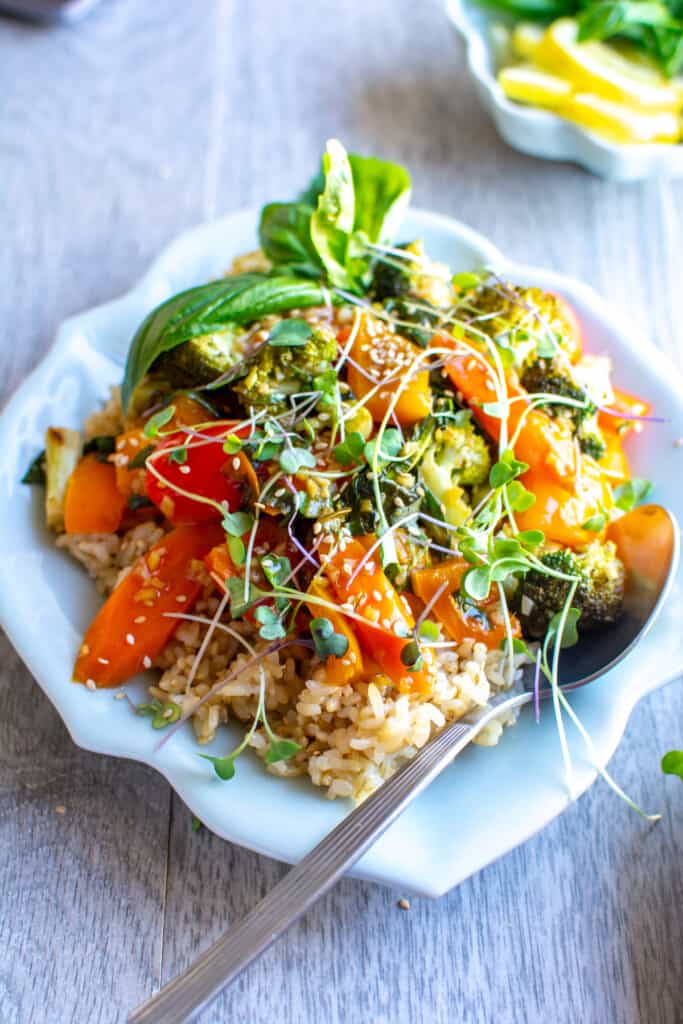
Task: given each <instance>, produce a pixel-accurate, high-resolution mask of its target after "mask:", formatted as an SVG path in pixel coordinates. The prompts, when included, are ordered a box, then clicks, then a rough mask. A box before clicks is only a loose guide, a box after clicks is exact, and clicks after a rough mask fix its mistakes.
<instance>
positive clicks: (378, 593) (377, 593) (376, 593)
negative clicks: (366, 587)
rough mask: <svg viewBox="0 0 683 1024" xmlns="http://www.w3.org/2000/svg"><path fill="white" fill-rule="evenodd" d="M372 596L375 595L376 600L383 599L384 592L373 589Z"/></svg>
mask: <svg viewBox="0 0 683 1024" xmlns="http://www.w3.org/2000/svg"><path fill="white" fill-rule="evenodd" d="M372 596H373V597H374V599H375V601H381V600H382V592H381V591H380V590H373V592H372Z"/></svg>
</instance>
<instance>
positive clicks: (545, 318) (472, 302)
mask: <svg viewBox="0 0 683 1024" xmlns="http://www.w3.org/2000/svg"><path fill="white" fill-rule="evenodd" d="M463 304H464V311H465V314H466V315H468V316H470V317H472V319H474V320H475V321H476V326H477V328H478V329H479V330H480V331H483V332H484V333H485V334H488V336H489V337H490V338H493V339H494V340H501V339H503V338H505V339H506V342H507V344H508V345H509V347H511V348H512V350H513V351H514V352H515V355H516V362H517V364H518V365H522V364H523V363H525V362H527V361H528V360H529V359H533V358H534V357H535V356H537V355H539V354H541V352H539V351H538V350H539V346H540V347H541V351H543V352H545V351H546V350H547V349H548V347H550V348H551V349H552V348H553V346H554V345H557V346H558V347H559V348H560V349H567V350H571V349H572V348H573V343H572V336H573V334H574V333H575V331H574V325H573V324H572V323H571V322H570V321H569V319H568V318H567V315H566V313H565V311H564V308H563V305H562V304H561V303H560V302H559V301H558V299H557V297H556V296H555V295H551V294H550V293H549V292H544V291H542V290H541V289H540V288H521V287H517V286H515V285H512V284H507V283H504V282H501V283H500V284H496V283H494V284H483V285H482V286H481V287H479V288H477V289H476V290H475V291H474V292H469V293H467V295H466V296H465V299H464V303H463Z"/></svg>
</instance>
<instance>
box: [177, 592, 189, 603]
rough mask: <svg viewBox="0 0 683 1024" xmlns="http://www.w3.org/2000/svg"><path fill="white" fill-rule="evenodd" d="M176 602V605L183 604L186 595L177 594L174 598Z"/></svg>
mask: <svg viewBox="0 0 683 1024" xmlns="http://www.w3.org/2000/svg"><path fill="white" fill-rule="evenodd" d="M176 601H177V602H178V604H184V603H185V601H187V594H178V596H177V597H176Z"/></svg>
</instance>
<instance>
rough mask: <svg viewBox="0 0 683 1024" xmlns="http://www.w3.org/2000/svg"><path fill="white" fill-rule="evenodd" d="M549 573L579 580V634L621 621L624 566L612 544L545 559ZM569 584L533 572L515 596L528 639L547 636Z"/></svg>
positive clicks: (576, 598) (557, 553)
mask: <svg viewBox="0 0 683 1024" xmlns="http://www.w3.org/2000/svg"><path fill="white" fill-rule="evenodd" d="M541 561H542V562H543V564H544V565H545V566H547V567H548V568H549V569H554V570H555V571H556V572H562V573H566V574H567V575H571V576H578V577H579V584H578V586H577V588H576V593H575V595H574V600H573V605H574V607H575V608H579V609H580V610H581V616H580V618H579V624H578V625H579V630H588V629H596V628H598V627H600V626H605V625H609V624H610V623H612V622H616V620H617V619H618V618H619V616H620V614H621V611H622V607H623V601H624V566H623V563H622V562H621V560H620V559H619V558H618V556H617V553H616V547H615V546H614V544H613V543H612V542H611V541H607V542H606V543H601V542H600V541H598V540H596V541H594V542H593V543H592V544H590V545H589V546H588V547H587V548H585V549H584V550H583V551H580V552H579V551H570V550H569V549H568V548H564V549H562V550H559V551H552V552H549V553H548V554H545V555H543V556H542V558H541ZM569 587H570V583H569V582H567V581H566V580H561V579H557V578H556V577H554V576H548V575H546V574H545V573H542V572H541V571H540V570H536V569H532V570H531V572H529V573H527V575H526V576H525V578H524V579H523V580H522V581H521V583H520V585H519V588H518V590H517V592H516V594H515V605H516V611H517V614H518V616H519V620H520V622H521V625H522V630H523V632H524V634H525V636H527V637H531V638H534V639H536V638H539V637H542V636H544V635H545V633H546V631H547V629H548V624H549V623H550V620H551V619H552V617H553V615H555V614H556V613H557V612H559V611H561V609H562V607H563V605H564V602H565V601H566V599H567V594H568V593H569Z"/></svg>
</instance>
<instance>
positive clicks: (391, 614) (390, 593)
mask: <svg viewBox="0 0 683 1024" xmlns="http://www.w3.org/2000/svg"><path fill="white" fill-rule="evenodd" d="M321 549H322V545H321ZM321 554H322V550H321ZM365 557H366V550H365V547H364V546H363V544H362V543H361V542H360V541H359V540H357V539H353V540H349V541H347V542H346V543H345V544H344V545H343V547H340V548H338V549H337V550H336V551H333V552H332V553H331V554H329V555H327V557H325V555H324V554H323V569H324V572H325V575H326V576H327V579H328V580H329V582H330V585H331V587H332V590H333V591H334V593H335V594H336V596H337V599H338V600H339V601H342V602H344V601H351V603H352V604H353V606H354V610H355V612H356V614H357V615H360V616H362V617H363V618H364V619H366V620H367V624H366V623H365V622H359V621H358V619H353V630H354V632H355V633H356V634H357V636H358V639H359V641H360V644H361V647H362V648H363V651H364V652H366V653H367V654H368V655H369V656H371V657H372V658H373V660H374V661H376V662H377V664H378V665H379V667H380V669H381V670H382V672H384V673H385V674H386V675H387V676H389V678H390V679H391V680H392V681H393V682H394V683H395V684H396V685H397V686H398V688H399V689H400V690H401V691H402V692H404V693H409V692H411V691H417V692H419V693H429V692H431V688H432V679H433V674H434V657H433V654H432V652H431V650H430V649H429V648H426V647H423V648H422V658H423V664H422V667H421V668H419V669H417V670H416V671H412V672H411V671H410V670H409V669H408V667H407V666H406V665H405V663H404V662H403V661H402V660H401V653H402V652H403V649H404V648H405V647H406V645H407V644H408V643H409V642H410V632H411V630H412V627H413V626H414V624H415V623H414V620H413V617H412V615H411V614H410V612H409V611H408V608H407V606H406V605H405V604H404V602H403V601H402V600H401V598H400V595H399V594H398V592H397V591H396V590H395V589H394V587H393V586H392V585H391V583H390V581H389V580H388V579H387V577H386V575H385V574H384V572H383V571H382V569H381V567H380V565H379V554H375V555H374V556H371V557H370V558H369V559H367V561H365V562H364V564H363V566H362V568H361V569H360V571H359V572H358V573H357V574H356V575H355V576H354V572H355V571H356V569H357V568H358V565H359V563H360V562H361V560H362V559H365ZM352 577H353V578H352Z"/></svg>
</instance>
